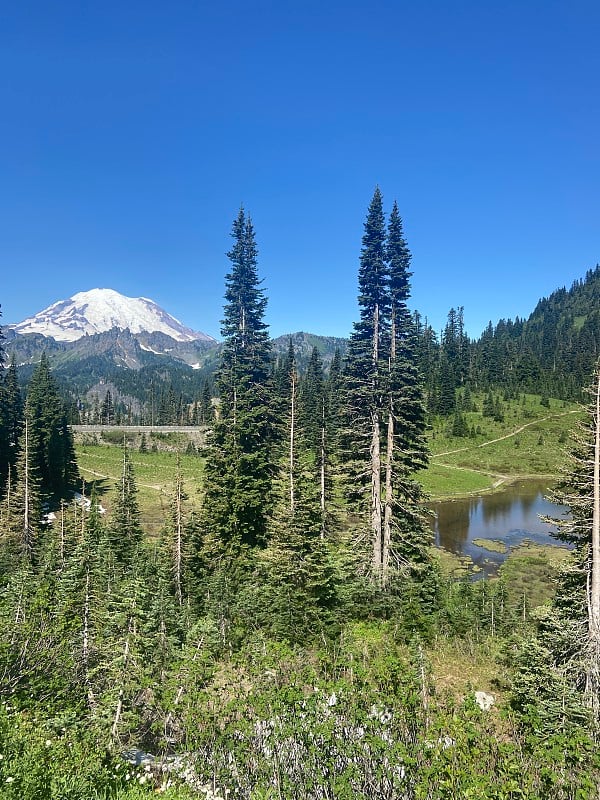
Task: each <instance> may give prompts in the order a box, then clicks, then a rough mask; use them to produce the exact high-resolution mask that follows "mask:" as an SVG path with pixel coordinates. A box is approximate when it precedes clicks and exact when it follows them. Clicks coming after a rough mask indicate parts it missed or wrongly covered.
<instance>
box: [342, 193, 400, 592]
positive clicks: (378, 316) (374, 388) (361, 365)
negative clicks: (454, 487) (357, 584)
mask: <svg viewBox="0 0 600 800" xmlns="http://www.w3.org/2000/svg"><path fill="white" fill-rule="evenodd" d="M385 239H386V233H385V219H384V214H383V199H382V196H381V192H380V191H379V188H377V189H376V190H375V194H374V195H373V199H372V200H371V204H370V206H369V210H368V213H367V219H366V222H365V226H364V234H363V240H362V250H361V257H360V268H359V273H358V283H359V295H358V304H359V309H360V320H359V321H358V322H356V323H355V324H354V331H353V332H352V335H351V337H350V343H349V347H348V353H347V360H346V371H345V394H346V418H347V425H348V428H347V430H348V438H349V440H350V452H347V456H350V457H351V458H352V459H353V462H354V463H353V469H352V470H351V472H352V481H353V482H354V483H357V484H359V485H360V484H362V485H364V484H365V479H366V482H367V483H366V486H365V489H366V492H367V496H368V515H369V529H370V538H371V571H372V574H373V576H374V577H375V579H376V580H377V581H380V580H381V577H382V576H381V569H382V546H383V537H382V531H383V498H382V481H381V477H382V476H381V468H382V464H381V449H382V424H383V421H382V416H383V415H384V414H385V410H386V402H385V397H386V389H385V378H386V367H385V365H386V364H387V361H388V357H389V347H388V343H389V339H388V335H387V333H388V332H387V328H388V325H389V302H390V297H389V272H388V268H387V263H386V253H385Z"/></svg>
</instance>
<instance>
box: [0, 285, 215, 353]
mask: <svg viewBox="0 0 600 800" xmlns="http://www.w3.org/2000/svg"><path fill="white" fill-rule="evenodd" d="M9 328H12V330H14V331H15V332H16V333H20V334H30V333H39V334H41V335H42V336H46V337H51V338H52V339H54V340H55V341H57V342H76V341H78V340H79V339H81V338H82V337H84V336H90V335H92V336H93V335H95V334H98V333H106V332H108V331H110V330H112V329H113V328H118V329H119V330H129V331H131V333H133V334H138V333H163V334H165V335H166V336H169V337H170V338H171V339H174V340H175V341H176V342H193V341H198V340H202V341H205V342H215V339H213V338H212V336H208V335H207V334H206V333H202V332H200V331H194V330H192V329H191V328H188V327H186V326H185V325H183V324H182V323H181V322H180V321H179V320H178V319H176V318H175V317H173V316H171V314H168V313H167V312H166V311H165V310H164V309H162V308H161V307H160V306H159V305H157V304H156V303H155V302H154V301H153V300H149V299H148V298H146V297H126V296H125V295H122V294H120V293H119V292H116V291H115V290H114V289H90V290H89V291H87V292H78V293H77V294H75V295H73V296H72V297H70V298H68V300H59V301H58V302H56V303H53V304H52V305H51V306H48V308H45V309H43V310H42V311H40V312H38V313H37V314H35V315H34V316H33V317H28V318H27V319H25V320H23V322H19V323H17V324H15V325H10V326H9Z"/></svg>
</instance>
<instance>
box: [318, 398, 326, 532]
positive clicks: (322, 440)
mask: <svg viewBox="0 0 600 800" xmlns="http://www.w3.org/2000/svg"><path fill="white" fill-rule="evenodd" d="M325 455H326V454H325V397H324V396H323V397H322V398H321V463H320V465H319V466H320V471H321V539H324V538H325Z"/></svg>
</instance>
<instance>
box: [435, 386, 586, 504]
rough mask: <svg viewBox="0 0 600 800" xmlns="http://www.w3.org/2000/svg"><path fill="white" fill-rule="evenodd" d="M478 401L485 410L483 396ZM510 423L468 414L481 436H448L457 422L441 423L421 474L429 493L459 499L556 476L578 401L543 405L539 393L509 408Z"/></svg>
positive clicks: (506, 407) (506, 417) (507, 405)
mask: <svg viewBox="0 0 600 800" xmlns="http://www.w3.org/2000/svg"><path fill="white" fill-rule="evenodd" d="M475 399H476V403H477V406H478V407H479V408H481V407H482V399H483V398H482V396H477V397H476V398H475ZM503 410H504V422H495V421H494V420H492V419H490V418H489V417H483V416H482V414H481V412H480V411H478V412H469V413H468V414H466V417H467V421H468V424H469V427H471V426H475V428H477V427H478V426H479V427H480V428H481V434H478V435H477V436H476V437H475V438H457V437H452V436H450V435H449V434H448V429H449V428H451V426H452V420H443V421H440V420H438V421H436V423H435V424H434V426H433V428H432V430H431V432H430V446H431V453H432V455H431V463H430V466H429V468H428V469H427V470H426V471H425V472H424V473H421V474H420V475H419V480H421V482H422V483H423V485H424V488H425V490H426V492H427V493H428V494H429V495H430V496H431V497H432V498H434V499H440V498H444V497H456V496H460V495H465V494H470V493H473V492H481V491H485V490H489V489H493V488H496V487H497V486H499V485H501V484H502V483H505V482H506V481H507V480H511V479H515V478H519V477H529V476H534V475H556V474H557V473H558V471H559V469H560V466H561V464H562V463H563V462H564V457H565V449H566V443H565V441H563V440H564V439H565V437H566V436H567V435H568V433H569V431H570V430H571V429H572V428H573V426H574V425H575V423H576V420H577V418H578V416H579V412H580V407H579V406H577V405H576V404H574V403H563V402H562V401H558V400H551V401H550V407H549V408H547V407H545V406H542V405H541V404H540V397H539V396H537V395H525V402H524V403H523V402H522V401H521V400H513V401H510V402H506V403H504V404H503Z"/></svg>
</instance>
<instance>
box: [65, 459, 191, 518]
mask: <svg viewBox="0 0 600 800" xmlns="http://www.w3.org/2000/svg"><path fill="white" fill-rule="evenodd" d="M130 454H131V460H132V463H133V468H134V470H135V476H136V481H137V487H138V503H139V506H140V510H141V513H142V524H143V526H144V528H145V529H146V530H147V531H148V532H149V533H150V534H156V533H158V532H159V531H160V529H161V527H162V524H163V522H164V519H165V515H166V513H168V509H169V504H170V501H171V496H172V494H173V480H174V476H175V471H176V467H177V453H176V452H175V451H164V450H161V451H159V452H157V453H152V452H148V453H140V452H137V451H135V450H132V451H130ZM180 458H181V469H182V472H183V478H184V487H185V490H186V492H187V494H188V497H189V499H188V507H189V508H190V509H197V508H199V507H200V502H201V498H200V493H199V490H200V487H201V485H202V472H203V468H204V459H203V458H201V457H200V456H196V455H186V454H185V453H181V454H180ZM77 462H78V464H79V470H80V472H81V475H82V477H83V478H84V479H85V481H86V483H88V484H90V483H92V482H95V484H96V487H97V489H98V491H99V492H100V495H101V502H102V505H103V506H104V508H106V509H107V510H108V511H109V512H110V510H111V508H112V501H113V494H114V492H113V488H114V485H115V483H116V482H117V480H118V479H119V476H120V474H121V466H122V454H121V448H120V447H117V446H114V445H101V444H98V445H96V444H80V445H78V446H77Z"/></svg>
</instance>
